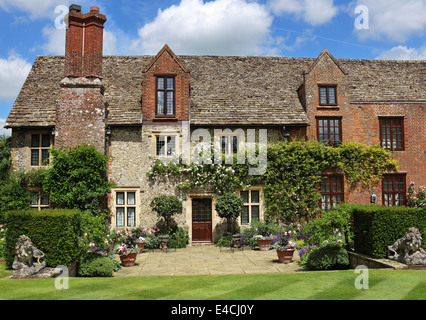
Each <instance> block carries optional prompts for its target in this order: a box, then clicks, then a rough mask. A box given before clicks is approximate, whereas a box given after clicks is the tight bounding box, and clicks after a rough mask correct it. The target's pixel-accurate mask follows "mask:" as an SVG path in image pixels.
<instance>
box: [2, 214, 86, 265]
mask: <svg viewBox="0 0 426 320" xmlns="http://www.w3.org/2000/svg"><path fill="white" fill-rule="evenodd" d="M6 225H7V232H6V252H5V258H6V266H7V268H9V269H10V268H12V264H13V260H14V258H15V244H16V241H17V240H18V238H19V236H21V235H26V236H28V237H30V239H31V241H32V242H33V245H34V246H35V247H36V248H38V249H40V250H41V251H43V252H44V254H45V257H46V263H47V265H48V266H50V267H57V266H59V265H65V266H70V265H71V264H72V263H73V262H76V261H77V257H78V254H79V252H78V237H79V235H80V232H79V230H80V211H78V210H68V209H48V210H42V211H37V210H34V209H31V210H24V211H11V212H9V213H7V214H6Z"/></svg>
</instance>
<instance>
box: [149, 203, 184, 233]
mask: <svg viewBox="0 0 426 320" xmlns="http://www.w3.org/2000/svg"><path fill="white" fill-rule="evenodd" d="M149 205H150V206H151V208H152V210H153V211H155V212H156V213H157V214H158V215H159V216H160V217H162V218H163V219H164V221H165V223H166V229H167V230H168V229H169V226H170V222H171V218H172V216H173V215H175V214H176V213H178V212H179V211H180V210H181V209H182V203H181V202H180V200H179V198H178V197H177V196H173V195H169V196H168V195H161V196H158V197H155V198H154V199H153V200H152V201H151V203H150V204H149Z"/></svg>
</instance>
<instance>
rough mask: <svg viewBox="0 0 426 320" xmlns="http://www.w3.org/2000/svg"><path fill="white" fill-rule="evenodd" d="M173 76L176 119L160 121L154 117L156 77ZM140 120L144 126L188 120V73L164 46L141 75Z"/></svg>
mask: <svg viewBox="0 0 426 320" xmlns="http://www.w3.org/2000/svg"><path fill="white" fill-rule="evenodd" d="M160 75H173V76H175V108H176V109H175V110H176V118H173V119H169V120H167V119H164V118H162V119H160V118H156V116H155V107H156V105H155V103H156V91H155V89H156V83H155V81H156V76H160ZM142 119H143V123H144V124H153V123H155V124H161V123H173V122H180V121H182V120H189V72H188V71H187V70H186V69H184V67H183V66H182V65H181V64H180V62H178V59H177V57H176V56H175V55H174V53H173V52H172V51H171V50H170V49H169V48H168V47H167V46H166V47H164V48H163V49H162V50H161V51H160V52H159V54H158V55H157V56H156V57H155V58H154V59H153V61H152V63H151V64H150V65H149V67H148V68H147V69H146V70H144V71H143V74H142Z"/></svg>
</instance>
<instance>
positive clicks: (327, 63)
mask: <svg viewBox="0 0 426 320" xmlns="http://www.w3.org/2000/svg"><path fill="white" fill-rule="evenodd" d="M317 68H319V69H324V68H326V69H328V70H330V68H337V69H338V70H340V72H341V73H343V74H344V75H347V74H348V73H347V72H346V71H345V70H344V69H343V68H342V67H341V66H340V64H339V62H338V61H337V60H336V59H335V58H334V57H333V55H332V54H331V53H330V51H328V50H327V48H324V49H323V50H322V51H321V53H320V54H319V55H318V57H317V58H316V59H315V61H314V63H313V64H312V65H311V67H310V68H309V69H308V70H306V71H305V74H309V73H311V72H312V71H313V70H316V69H317Z"/></svg>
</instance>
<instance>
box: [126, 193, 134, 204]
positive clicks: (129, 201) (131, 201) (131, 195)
mask: <svg viewBox="0 0 426 320" xmlns="http://www.w3.org/2000/svg"><path fill="white" fill-rule="evenodd" d="M127 204H128V205H134V204H135V193H134V192H127Z"/></svg>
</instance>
